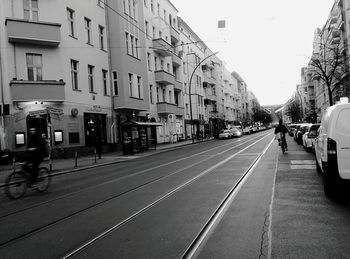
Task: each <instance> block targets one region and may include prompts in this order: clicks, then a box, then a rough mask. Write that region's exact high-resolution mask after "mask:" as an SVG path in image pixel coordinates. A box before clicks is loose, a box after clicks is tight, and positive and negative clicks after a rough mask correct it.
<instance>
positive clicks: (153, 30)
mask: <svg viewBox="0 0 350 259" xmlns="http://www.w3.org/2000/svg"><path fill="white" fill-rule="evenodd" d="M152 38H153V39H155V38H156V27H154V26H152Z"/></svg>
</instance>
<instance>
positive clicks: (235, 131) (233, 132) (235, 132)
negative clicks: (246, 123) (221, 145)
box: [230, 127, 242, 138]
mask: <svg viewBox="0 0 350 259" xmlns="http://www.w3.org/2000/svg"><path fill="white" fill-rule="evenodd" d="M230 132H231V135H232V137H233V138H239V137H240V136H242V132H241V131H240V130H239V129H237V128H235V127H234V128H231V129H230Z"/></svg>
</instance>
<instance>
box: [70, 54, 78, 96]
mask: <svg viewBox="0 0 350 259" xmlns="http://www.w3.org/2000/svg"><path fill="white" fill-rule="evenodd" d="M78 63H79V62H78V61H76V60H73V59H71V61H70V70H71V77H72V88H73V90H78V89H79V88H78Z"/></svg>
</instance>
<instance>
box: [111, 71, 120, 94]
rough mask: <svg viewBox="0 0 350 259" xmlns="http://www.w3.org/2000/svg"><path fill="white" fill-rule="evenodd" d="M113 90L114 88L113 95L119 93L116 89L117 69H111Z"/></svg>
mask: <svg viewBox="0 0 350 259" xmlns="http://www.w3.org/2000/svg"><path fill="white" fill-rule="evenodd" d="M112 75H113V90H114V95H119V90H118V73H117V71H113V73H112Z"/></svg>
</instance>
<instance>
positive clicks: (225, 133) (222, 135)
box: [219, 130, 231, 139]
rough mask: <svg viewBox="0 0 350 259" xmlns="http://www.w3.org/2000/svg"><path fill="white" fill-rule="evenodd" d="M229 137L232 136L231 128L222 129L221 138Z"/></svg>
mask: <svg viewBox="0 0 350 259" xmlns="http://www.w3.org/2000/svg"><path fill="white" fill-rule="evenodd" d="M229 138H231V132H230V130H222V131H221V132H220V133H219V139H229Z"/></svg>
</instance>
